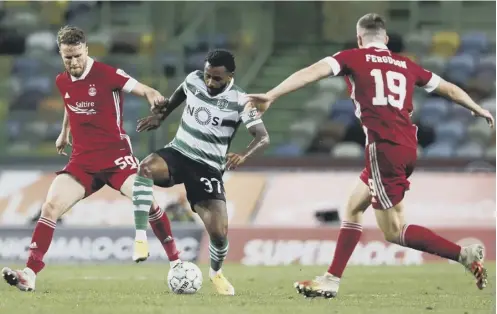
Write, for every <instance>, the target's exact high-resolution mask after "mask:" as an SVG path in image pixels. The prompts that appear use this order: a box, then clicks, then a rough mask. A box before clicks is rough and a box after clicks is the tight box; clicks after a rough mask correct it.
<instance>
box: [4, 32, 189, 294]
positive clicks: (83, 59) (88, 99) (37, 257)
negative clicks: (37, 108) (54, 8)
mask: <svg viewBox="0 0 497 314" xmlns="http://www.w3.org/2000/svg"><path fill="white" fill-rule="evenodd" d="M57 44H58V46H59V50H60V56H61V57H62V61H63V64H64V67H65V71H64V72H63V73H61V74H59V75H58V76H57V78H56V85H57V88H58V89H59V92H60V94H61V96H62V99H63V100H64V105H65V113H64V122H63V127H62V132H61V134H60V136H59V138H58V139H57V141H56V148H57V152H58V153H59V154H63V155H66V153H65V152H64V148H65V147H66V146H67V145H69V144H70V142H69V135H70V134H71V135H72V140H73V142H72V147H73V151H72V154H71V157H70V159H69V162H68V164H67V165H66V166H65V167H64V169H62V170H61V171H58V172H57V177H56V178H55V179H54V181H53V182H52V184H51V186H50V188H49V190H48V194H47V197H46V200H45V202H44V204H43V206H42V209H41V217H40V219H39V221H38V223H37V224H36V227H35V229H34V232H33V236H32V240H31V245H30V246H29V258H28V261H27V263H26V268H24V269H23V270H12V269H10V268H8V267H5V268H4V269H3V270H2V275H3V278H4V279H5V281H6V282H7V283H8V284H10V285H12V286H16V287H17V288H19V290H21V291H33V290H35V281H36V275H37V274H38V273H39V272H40V271H41V270H42V269H43V267H44V266H45V263H44V262H43V257H44V255H45V253H47V251H48V248H49V247H50V243H51V242H52V237H53V233H54V230H55V227H56V221H57V219H58V218H59V217H61V216H62V215H64V213H66V212H67V211H68V210H69V209H70V208H71V207H72V206H74V204H76V203H77V202H79V201H80V200H82V199H83V198H85V197H88V196H90V195H91V194H92V193H94V192H96V191H98V190H99V189H100V188H102V187H103V186H104V185H109V186H110V187H112V188H113V189H115V190H117V191H119V192H121V193H122V194H123V195H125V196H126V197H128V198H130V199H131V197H132V194H133V183H134V181H135V177H136V171H137V169H138V160H137V159H136V158H135V157H134V156H133V151H132V148H131V142H130V140H129V137H128V135H126V132H125V131H124V129H123V101H124V94H123V92H125V93H132V94H134V95H137V96H141V97H144V98H145V99H146V100H147V101H148V103H149V104H150V106H151V107H152V108H155V107H156V106H158V105H161V104H162V103H163V102H164V101H165V99H164V97H163V96H162V95H161V94H160V93H159V92H158V91H156V90H155V89H153V88H150V87H148V86H146V85H144V84H141V83H139V82H138V81H136V80H135V79H134V78H132V77H130V76H128V75H127V74H126V73H125V72H124V71H122V70H120V69H115V68H113V67H111V66H108V65H106V64H103V63H100V62H97V61H95V60H93V59H92V58H90V57H89V56H88V47H87V45H86V35H85V33H84V32H83V31H82V30H81V29H79V28H76V27H68V26H66V27H63V28H62V29H61V30H60V31H59V33H58V35H57ZM148 221H149V222H150V225H151V226H152V229H153V231H154V233H155V235H156V236H157V237H158V239H159V240H160V241H161V243H162V244H163V246H164V249H165V250H166V253H167V255H168V257H169V260H170V261H171V263H172V264H175V263H177V262H179V259H178V251H177V249H176V246H175V243H174V240H173V238H172V234H171V228H170V223H169V220H168V218H167V216H166V215H165V214H164V213H163V212H162V211H161V209H160V208H158V206H157V205H156V204H155V203H152V205H151V207H150V210H149V212H148Z"/></svg>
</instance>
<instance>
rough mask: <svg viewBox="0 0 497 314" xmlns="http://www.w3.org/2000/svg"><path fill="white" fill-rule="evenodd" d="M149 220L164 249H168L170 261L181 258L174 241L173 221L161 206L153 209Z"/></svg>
mask: <svg viewBox="0 0 497 314" xmlns="http://www.w3.org/2000/svg"><path fill="white" fill-rule="evenodd" d="M148 221H149V223H150V226H152V230H153V231H154V234H155V236H156V237H157V239H159V241H160V242H161V243H162V246H163V247H164V250H165V251H166V254H167V257H168V259H169V261H170V262H172V261H175V260H177V259H178V258H179V252H178V250H177V249H176V243H175V242H174V239H173V236H172V234H173V233H172V232H171V223H170V222H169V218H167V215H166V214H165V213H164V212H163V211H162V210H161V209H160V208H159V207H157V208H155V209H154V210H151V211H150V213H149V216H148Z"/></svg>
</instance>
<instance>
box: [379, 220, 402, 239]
mask: <svg viewBox="0 0 497 314" xmlns="http://www.w3.org/2000/svg"><path fill="white" fill-rule="evenodd" d="M401 230H402V227H401V226H397V225H396V224H392V225H390V226H388V227H384V228H382V230H381V231H382V232H383V237H384V238H385V241H388V242H390V243H399V239H400V232H401Z"/></svg>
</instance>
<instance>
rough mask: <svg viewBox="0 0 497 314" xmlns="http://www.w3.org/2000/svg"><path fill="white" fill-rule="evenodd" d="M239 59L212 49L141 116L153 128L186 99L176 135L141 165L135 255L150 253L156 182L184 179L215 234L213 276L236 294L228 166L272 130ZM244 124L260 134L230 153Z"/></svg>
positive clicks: (257, 147) (143, 126)
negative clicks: (227, 273) (229, 271)
mask: <svg viewBox="0 0 497 314" xmlns="http://www.w3.org/2000/svg"><path fill="white" fill-rule="evenodd" d="M234 73H235V58H234V56H233V54H232V53H231V52H229V51H226V50H214V51H211V52H209V53H208V54H207V57H206V58H205V67H204V70H203V71H194V72H192V73H190V74H189V75H188V76H187V77H186V78H185V80H184V81H183V83H182V84H181V85H180V86H179V87H178V88H177V89H176V91H175V92H174V93H173V94H172V96H171V97H170V98H169V99H168V101H167V102H166V104H165V106H164V107H163V108H162V109H161V112H158V113H156V114H155V115H153V116H149V117H146V118H144V119H141V120H140V121H139V123H138V127H137V130H138V131H139V132H141V131H149V130H153V129H156V128H158V127H159V126H160V124H161V122H162V121H164V119H166V118H167V117H168V115H169V114H170V113H171V112H172V111H173V110H174V109H175V108H177V107H178V106H179V105H180V104H181V103H183V102H184V101H186V106H185V109H184V111H183V115H182V117H181V122H180V126H179V128H178V131H177V133H176V136H175V137H174V139H173V140H172V141H171V142H170V143H169V144H167V145H166V146H165V147H164V148H162V149H159V150H158V151H156V152H154V153H152V154H150V155H149V156H147V157H146V158H145V159H144V160H143V161H142V162H141V164H140V169H139V171H138V176H137V178H136V180H135V185H134V190H133V202H134V205H135V224H136V238H135V251H134V257H133V258H134V260H135V261H142V260H146V259H147V257H148V244H147V237H146V233H145V230H146V226H147V219H148V210H149V209H150V205H151V202H152V200H153V197H152V192H153V190H152V187H153V185H154V184H155V185H158V186H161V187H170V186H173V185H175V184H181V183H184V185H185V189H186V193H187V198H188V201H189V202H190V204H191V207H192V209H193V211H195V212H196V213H197V214H198V215H199V216H200V218H201V219H202V220H203V222H204V224H205V228H206V230H207V232H208V234H209V236H210V245H209V252H210V260H211V267H210V271H209V277H210V279H211V281H212V282H213V284H214V285H215V288H216V290H217V291H218V293H220V294H223V295H234V294H235V289H234V288H233V286H232V285H231V284H230V282H229V281H228V280H227V279H226V277H224V275H223V273H222V271H221V266H222V264H223V261H224V259H225V257H226V255H227V254H228V248H229V244H228V238H227V233H228V214H227V209H226V197H225V190H224V185H223V173H224V171H225V169H228V170H230V169H234V168H236V167H237V166H239V165H241V164H242V163H243V162H244V161H245V160H246V159H247V158H248V157H250V156H252V155H253V154H255V153H256V152H259V151H261V150H262V149H263V148H264V147H266V146H267V145H268V144H269V135H268V133H267V131H266V128H265V126H264V123H263V122H262V120H261V118H260V114H259V112H258V111H257V109H256V108H255V107H254V106H252V104H251V103H249V102H248V101H247V97H246V94H245V92H244V91H243V90H241V89H240V88H239V87H238V86H236V85H235V80H234V78H233V76H234ZM240 124H244V125H245V127H246V128H247V129H248V130H249V132H250V134H252V136H253V137H254V139H253V141H252V142H251V143H250V144H249V145H248V147H247V148H246V149H245V151H244V152H242V153H238V154H237V153H228V150H229V147H230V143H231V141H232V139H233V137H234V136H235V133H236V130H237V129H238V127H239V126H240Z"/></svg>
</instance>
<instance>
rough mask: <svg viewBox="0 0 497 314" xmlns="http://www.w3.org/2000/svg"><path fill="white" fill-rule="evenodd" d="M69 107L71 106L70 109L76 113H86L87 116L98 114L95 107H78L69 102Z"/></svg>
mask: <svg viewBox="0 0 497 314" xmlns="http://www.w3.org/2000/svg"><path fill="white" fill-rule="evenodd" d="M67 108H69V110H71V111H72V112H74V113H76V114H85V115H87V116H89V115H92V114H97V112H96V111H95V109H91V108H90V109H86V108H78V107H75V106H72V105H69V104H67Z"/></svg>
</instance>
